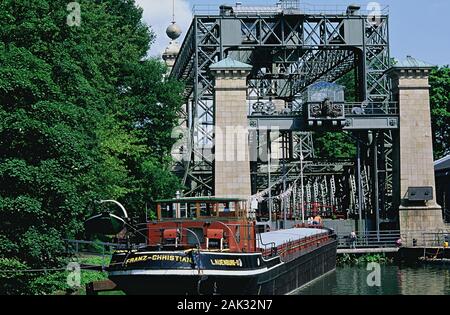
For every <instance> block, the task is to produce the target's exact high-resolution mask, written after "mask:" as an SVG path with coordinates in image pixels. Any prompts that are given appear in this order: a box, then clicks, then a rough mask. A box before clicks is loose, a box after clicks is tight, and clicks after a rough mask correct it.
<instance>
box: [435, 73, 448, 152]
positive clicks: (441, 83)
mask: <svg viewBox="0 0 450 315" xmlns="http://www.w3.org/2000/svg"><path fill="white" fill-rule="evenodd" d="M430 85H431V89H430V102H431V119H432V126H433V135H434V137H433V140H434V141H433V144H434V156H435V158H436V159H439V158H442V157H444V156H446V155H448V154H450V127H449V126H450V68H449V67H448V66H446V67H440V68H435V69H433V71H432V72H431V74H430Z"/></svg>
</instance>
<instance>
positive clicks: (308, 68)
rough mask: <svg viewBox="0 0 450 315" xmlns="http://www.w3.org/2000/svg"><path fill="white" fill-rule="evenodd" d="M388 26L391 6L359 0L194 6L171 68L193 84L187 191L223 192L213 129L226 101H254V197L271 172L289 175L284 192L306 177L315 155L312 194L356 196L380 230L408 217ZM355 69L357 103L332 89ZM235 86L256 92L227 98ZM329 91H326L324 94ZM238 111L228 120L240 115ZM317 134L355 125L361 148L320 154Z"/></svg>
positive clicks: (357, 207)
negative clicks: (398, 177) (402, 210)
mask: <svg viewBox="0 0 450 315" xmlns="http://www.w3.org/2000/svg"><path fill="white" fill-rule="evenodd" d="M372 9H374V10H372ZM388 22H389V15H388V10H387V8H369V10H365V8H361V7H360V6H357V5H350V6H342V7H337V6H311V5H306V4H302V2H301V1H279V2H278V3H277V4H276V5H274V6H253V7H248V6H243V5H242V4H240V3H238V4H236V5H233V6H227V5H222V6H220V8H218V9H217V10H211V9H210V7H207V8H206V9H205V8H203V7H201V6H200V7H196V8H195V15H194V17H193V20H192V24H191V26H190V28H189V30H188V31H187V34H186V37H185V39H184V42H183V44H182V45H181V49H180V52H179V54H178V56H177V59H176V61H175V64H174V65H173V69H172V72H171V76H172V77H173V78H176V79H178V80H180V81H182V82H184V83H185V91H184V96H185V100H186V102H185V106H184V109H183V111H182V113H180V116H181V121H180V125H181V126H182V127H185V129H186V130H187V132H186V135H185V137H184V144H183V145H182V146H181V148H180V150H179V151H178V152H177V153H178V154H179V155H180V157H181V158H180V159H179V163H178V165H177V167H176V172H177V173H178V174H179V175H180V176H181V177H182V178H183V182H184V184H185V185H186V186H187V187H188V188H189V189H188V191H186V192H185V194H186V195H191V196H195V195H220V194H221V192H220V191H217V189H216V186H217V185H218V184H217V183H218V182H217V178H216V177H217V176H216V175H217V172H219V170H222V171H223V170H224V168H222V166H220V167H221V168H220V169H217V170H216V168H218V167H219V166H217V162H216V161H215V159H214V153H215V150H217V147H216V145H215V141H216V140H215V137H216V135H215V126H217V125H218V124H220V122H218V119H220V120H221V121H222V120H223V119H224V118H223V117H222V116H223V115H222V111H223V108H222V107H223V106H230V107H229V108H230V111H241V110H242V107H239V106H235V105H236V104H237V103H238V102H239V101H240V99H239V98H242V97H244V99H242V101H243V102H244V103H243V104H244V105H245V106H246V109H245V111H246V115H247V119H246V121H247V122H248V125H247V126H246V127H247V128H248V135H249V136H248V138H249V139H248V142H249V156H250V157H251V158H250V160H251V161H249V170H248V171H249V172H250V174H249V176H251V180H250V183H251V187H250V188H249V189H250V191H251V193H252V194H255V193H257V192H259V191H261V190H264V188H267V187H269V182H268V181H267V177H268V173H270V172H273V178H272V182H271V183H277V182H279V191H283V190H285V189H286V187H288V186H289V183H290V182H292V181H293V180H294V179H295V178H297V177H298V176H299V173H300V169H299V162H300V161H299V160H300V159H299V158H300V156H301V155H303V157H304V158H305V159H306V160H310V161H311V162H310V163H309V164H308V163H307V164H306V167H305V172H306V173H305V176H306V178H309V180H306V183H307V185H310V186H309V192H308V191H307V190H308V188H306V191H305V192H304V193H305V195H306V196H308V195H309V196H312V197H310V199H311V200H312V199H314V196H316V199H317V198H319V199H320V198H322V199H323V201H324V202H328V203H340V202H342V200H344V199H345V197H342V198H341V199H340V200H339V201H337V199H336V198H337V195H338V194H339V191H340V194H341V195H347V196H350V195H351V192H353V197H352V198H353V201H352V200H351V199H352V198H347V199H346V200H345V203H346V205H345V207H353V209H354V213H355V214H356V215H357V216H359V218H360V219H364V218H365V219H369V220H371V221H372V222H373V226H376V228H378V227H379V226H380V223H381V222H382V221H383V220H385V221H398V206H399V203H400V198H397V196H396V195H395V194H396V192H395V191H396V189H397V188H396V187H395V186H396V184H395V179H394V177H395V176H394V167H393V165H394V164H395V163H396V161H397V160H398V156H396V153H395V150H394V144H395V141H396V139H398V137H399V130H400V117H399V105H398V102H396V101H398V99H396V98H395V95H394V93H392V92H391V90H392V88H391V79H390V78H391V77H390V76H389V73H388V70H389V69H390V68H391V66H392V64H391V58H390V53H389V23H388ZM351 71H354V73H355V86H356V94H357V95H356V102H347V101H346V100H345V99H344V98H343V96H342V95H341V96H339V95H340V94H339V87H338V86H336V85H335V84H333V82H336V80H338V79H339V78H342V77H343V76H344V75H346V74H347V73H349V72H351ZM230 79H233V80H230ZM227 87H228V89H235V90H236V91H238V90H239V91H240V90H243V89H244V88H245V90H246V91H245V92H246V93H244V94H242V93H241V94H239V93H238V94H236V93H235V94H230V95H233V96H232V97H231V98H230V100H228V102H227V100H226V97H224V94H223V93H222V92H221V91H226V90H227ZM315 89H319V91H315ZM320 89H322V90H323V91H326V93H328V94H327V95H328V97H326V98H325V99H318V98H317V95H320ZM333 89H335V90H336V89H337V90H336V91H333ZM316 92H317V93H316ZM334 92H336V93H334ZM330 93H334V94H332V96H331V97H330V96H329V95H330ZM242 95H243V96H242ZM333 95H334V96H333ZM336 95H337V96H336ZM227 104H228V105H227ZM219 106H220V108H219ZM239 115H240V114H239ZM225 116H226V115H225ZM232 116H233V115H231V116H230V117H231V118H230V117H228V116H226V117H227V118H226V119H231V121H232V119H233V118H232ZM218 117H219V118H218ZM233 117H234V116H233ZM236 117H237V116H236ZM227 122H228V123H229V122H230V120H227ZM314 131H336V132H346V133H347V134H349V136H350V137H352V138H353V139H354V141H355V143H357V147H358V154H357V157H356V158H355V159H354V160H352V161H341V162H339V163H335V162H336V161H330V162H329V163H324V162H323V161H322V162H317V161H314V150H313V143H312V141H311V132H314ZM268 151H276V152H272V154H275V155H277V157H278V161H279V163H278V164H277V165H275V166H273V165H270V161H268V160H270V159H268V158H267V152H268ZM265 154H266V155H265ZM271 156H272V155H271ZM231 169H233V168H231ZM239 169H241V166H239ZM242 169H245V167H244V168H242ZM220 176H222V175H220ZM280 179H281V180H280ZM271 183H270V184H271ZM324 183H325V184H324ZM330 183H332V185H329V184H330ZM327 184H328V185H327ZM281 187H283V188H281ZM275 190H276V188H274V191H273V193H276V191H275ZM398 194H399V193H397V195H398ZM394 195H395V196H394ZM324 196H327V198H328V201H326V200H325V199H324V198H325V197H324ZM333 200H334V201H333Z"/></svg>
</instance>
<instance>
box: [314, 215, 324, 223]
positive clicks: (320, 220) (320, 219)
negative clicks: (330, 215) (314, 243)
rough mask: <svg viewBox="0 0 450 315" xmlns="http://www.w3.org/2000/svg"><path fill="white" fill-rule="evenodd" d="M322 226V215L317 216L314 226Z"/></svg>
mask: <svg viewBox="0 0 450 315" xmlns="http://www.w3.org/2000/svg"><path fill="white" fill-rule="evenodd" d="M321 224H322V218H321V217H320V215H316V216H315V217H314V221H313V225H321Z"/></svg>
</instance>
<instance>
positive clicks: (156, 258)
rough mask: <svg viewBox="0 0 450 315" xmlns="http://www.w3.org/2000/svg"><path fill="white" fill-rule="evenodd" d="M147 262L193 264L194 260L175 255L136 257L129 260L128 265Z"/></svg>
mask: <svg viewBox="0 0 450 315" xmlns="http://www.w3.org/2000/svg"><path fill="white" fill-rule="evenodd" d="M147 260H152V261H175V262H180V263H188V264H192V258H190V257H184V256H175V255H151V256H149V255H145V256H136V257H132V258H129V259H127V262H126V263H127V264H130V263H137V262H142V261H147Z"/></svg>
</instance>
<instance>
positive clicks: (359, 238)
mask: <svg viewBox="0 0 450 315" xmlns="http://www.w3.org/2000/svg"><path fill="white" fill-rule="evenodd" d="M399 239H400V231H380V232H359V233H356V240H355V241H354V242H352V240H351V238H350V234H346V235H343V234H338V248H352V247H353V248H391V247H396V246H397V241H398V240H399Z"/></svg>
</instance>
